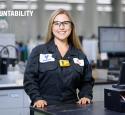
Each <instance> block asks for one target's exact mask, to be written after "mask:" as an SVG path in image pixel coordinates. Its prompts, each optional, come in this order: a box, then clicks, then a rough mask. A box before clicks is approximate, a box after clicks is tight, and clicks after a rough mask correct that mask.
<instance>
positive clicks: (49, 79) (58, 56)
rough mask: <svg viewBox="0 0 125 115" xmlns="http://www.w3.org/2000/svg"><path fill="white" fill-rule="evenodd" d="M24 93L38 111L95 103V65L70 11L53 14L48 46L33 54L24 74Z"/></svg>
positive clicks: (38, 49)
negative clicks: (70, 104) (78, 33)
mask: <svg viewBox="0 0 125 115" xmlns="http://www.w3.org/2000/svg"><path fill="white" fill-rule="evenodd" d="M24 89H25V91H26V93H27V94H28V95H29V97H30V99H31V101H32V103H31V104H32V105H33V106H34V107H41V108H43V107H45V106H47V105H58V104H69V103H78V104H89V103H90V102H91V100H92V97H93V96H92V89H93V79H92V69H91V65H90V64H89V62H88V59H87V57H86V55H85V54H84V52H83V51H82V48H81V46H80V42H79V39H78V37H77V35H76V32H75V26H74V22H73V20H72V18H71V16H70V15H69V13H68V12H67V11H66V10H64V9H58V10H56V11H54V12H53V14H52V15H51V17H50V20H49V25H48V32H47V36H46V43H45V44H43V45H39V46H37V47H35V48H34V49H33V50H32V53H31V55H30V57H29V60H28V63H27V67H26V70H25V74H24ZM76 89H79V94H77V91H76Z"/></svg>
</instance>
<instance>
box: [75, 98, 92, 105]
mask: <svg viewBox="0 0 125 115" xmlns="http://www.w3.org/2000/svg"><path fill="white" fill-rule="evenodd" d="M90 102H91V100H90V99H89V98H87V97H83V98H81V99H80V100H79V101H78V102H77V103H78V104H82V105H86V104H90Z"/></svg>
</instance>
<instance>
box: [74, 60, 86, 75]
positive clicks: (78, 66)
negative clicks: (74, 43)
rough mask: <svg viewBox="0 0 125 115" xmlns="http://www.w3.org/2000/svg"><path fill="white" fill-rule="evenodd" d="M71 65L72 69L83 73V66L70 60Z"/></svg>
mask: <svg viewBox="0 0 125 115" xmlns="http://www.w3.org/2000/svg"><path fill="white" fill-rule="evenodd" d="M72 67H73V69H74V70H75V71H76V72H78V73H79V74H81V75H83V72H84V66H80V65H79V64H77V63H74V61H72Z"/></svg>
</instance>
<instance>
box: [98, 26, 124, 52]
mask: <svg viewBox="0 0 125 115" xmlns="http://www.w3.org/2000/svg"><path fill="white" fill-rule="evenodd" d="M98 37H99V51H100V53H103V52H105V53H125V27H99V28H98Z"/></svg>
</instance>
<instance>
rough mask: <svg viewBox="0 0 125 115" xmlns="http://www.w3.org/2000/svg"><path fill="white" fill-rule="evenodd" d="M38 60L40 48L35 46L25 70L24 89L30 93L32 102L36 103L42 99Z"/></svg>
mask: <svg viewBox="0 0 125 115" xmlns="http://www.w3.org/2000/svg"><path fill="white" fill-rule="evenodd" d="M38 62H39V54H38V49H37V48H35V49H33V50H32V52H31V54H30V57H29V59H28V62H27V66H26V69H25V72H24V90H25V92H26V93H27V94H28V95H29V97H30V99H31V101H32V103H34V102H35V101H36V100H39V99H42V97H41V96H40V92H39V85H38Z"/></svg>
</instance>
